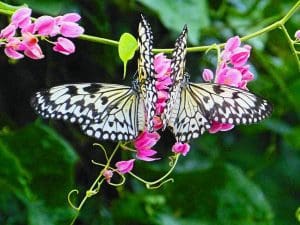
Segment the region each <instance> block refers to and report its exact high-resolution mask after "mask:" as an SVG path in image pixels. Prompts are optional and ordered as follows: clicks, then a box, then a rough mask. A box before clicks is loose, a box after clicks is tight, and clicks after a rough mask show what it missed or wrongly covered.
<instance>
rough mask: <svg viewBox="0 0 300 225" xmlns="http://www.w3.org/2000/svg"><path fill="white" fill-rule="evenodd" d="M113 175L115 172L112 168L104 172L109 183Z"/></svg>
mask: <svg viewBox="0 0 300 225" xmlns="http://www.w3.org/2000/svg"><path fill="white" fill-rule="evenodd" d="M113 175H114V173H113V171H112V170H105V171H104V172H103V176H104V177H105V180H106V182H107V183H110V180H111V178H112V176H113Z"/></svg>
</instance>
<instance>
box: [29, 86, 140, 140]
mask: <svg viewBox="0 0 300 225" xmlns="http://www.w3.org/2000/svg"><path fill="white" fill-rule="evenodd" d="M31 104H32V106H33V107H34V109H35V110H36V112H37V113H38V114H40V115H41V116H42V117H44V118H53V119H63V120H67V121H70V122H72V123H78V124H80V126H81V128H82V130H83V131H84V132H85V133H86V134H87V135H89V136H92V137H95V138H98V139H104V140H106V139H110V140H130V139H134V138H135V137H136V136H137V135H138V132H139V131H140V130H143V129H144V109H143V107H142V106H143V104H141V99H140V98H139V95H138V94H137V93H136V92H135V91H134V90H133V89H132V88H130V87H128V86H123V85H116V84H104V83H84V84H67V85H60V86H56V87H53V88H51V89H49V90H45V91H41V92H37V93H36V94H35V96H34V97H33V98H32V101H31Z"/></svg>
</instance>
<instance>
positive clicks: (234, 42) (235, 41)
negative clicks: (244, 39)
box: [224, 36, 241, 52]
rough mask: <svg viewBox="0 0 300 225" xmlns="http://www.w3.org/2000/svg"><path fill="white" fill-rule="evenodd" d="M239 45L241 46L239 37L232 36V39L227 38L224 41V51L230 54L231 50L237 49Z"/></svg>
mask: <svg viewBox="0 0 300 225" xmlns="http://www.w3.org/2000/svg"><path fill="white" fill-rule="evenodd" d="M240 45H241V40H240V38H239V36H234V37H232V38H229V39H228V40H227V41H226V43H225V47H224V50H225V51H230V52H232V51H233V50H235V49H236V48H238V47H239V46H240Z"/></svg>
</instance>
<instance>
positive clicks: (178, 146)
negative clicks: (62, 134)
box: [172, 142, 190, 156]
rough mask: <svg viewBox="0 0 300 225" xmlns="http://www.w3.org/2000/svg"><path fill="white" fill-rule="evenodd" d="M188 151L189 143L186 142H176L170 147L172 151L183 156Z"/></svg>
mask: <svg viewBox="0 0 300 225" xmlns="http://www.w3.org/2000/svg"><path fill="white" fill-rule="evenodd" d="M189 151H190V145H189V144H188V143H181V142H176V143H175V144H174V145H173V147H172V152H175V153H177V154H182V155H183V156H186V154H187V153H188V152H189Z"/></svg>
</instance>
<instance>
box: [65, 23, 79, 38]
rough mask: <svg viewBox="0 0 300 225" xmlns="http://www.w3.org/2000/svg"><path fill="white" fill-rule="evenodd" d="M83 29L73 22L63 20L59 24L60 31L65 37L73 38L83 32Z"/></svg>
mask: <svg viewBox="0 0 300 225" xmlns="http://www.w3.org/2000/svg"><path fill="white" fill-rule="evenodd" d="M83 32H84V29H83V28H82V27H81V26H79V25H78V24H77V23H74V22H63V23H61V24H60V33H61V34H62V35H63V36H65V37H70V38H75V37H79V36H80V35H81V34H83Z"/></svg>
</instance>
